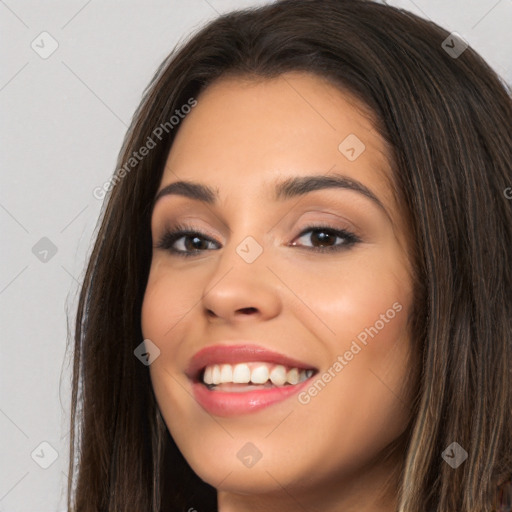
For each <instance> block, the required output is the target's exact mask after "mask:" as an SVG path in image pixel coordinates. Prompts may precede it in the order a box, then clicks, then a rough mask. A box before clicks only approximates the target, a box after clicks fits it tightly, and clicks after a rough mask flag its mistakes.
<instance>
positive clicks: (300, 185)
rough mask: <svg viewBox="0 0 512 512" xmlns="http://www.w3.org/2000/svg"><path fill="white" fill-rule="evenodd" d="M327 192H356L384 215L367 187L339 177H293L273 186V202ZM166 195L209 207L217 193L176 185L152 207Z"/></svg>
mask: <svg viewBox="0 0 512 512" xmlns="http://www.w3.org/2000/svg"><path fill="white" fill-rule="evenodd" d="M330 188H341V189H346V190H353V191H355V192H358V193H360V194H362V195H363V196H365V197H367V198H368V199H370V200H371V201H373V202H374V203H375V204H376V205H377V206H378V207H379V208H381V209H382V210H384V212H385V213H386V214H387V211H386V208H385V207H384V205H383V204H382V202H381V201H380V199H379V198H378V197H377V196H376V195H375V194H374V193H373V192H372V191H371V190H370V189H369V188H368V187H366V186H365V185H363V184H362V183H361V182H359V181H357V180H354V179H352V178H348V177H346V176H342V175H339V174H331V175H329V176H327V175H313V176H294V177H291V178H287V179H285V180H284V181H282V182H279V183H277V184H276V186H275V195H274V199H275V200H276V201H283V200H287V199H292V198H294V197H300V196H304V195H306V194H308V193H310V192H313V191H315V190H323V189H330ZM168 195H178V196H183V197H188V198H190V199H195V200H197V201H202V202H204V203H207V204H211V205H213V204H215V203H216V201H217V199H218V197H219V192H218V190H215V189H213V188H211V187H209V186H208V185H202V184H200V183H195V182H191V181H176V182H174V183H171V184H170V185H167V186H166V187H164V188H163V189H162V190H160V191H159V192H158V194H157V195H156V197H155V200H154V202H153V206H154V205H155V204H156V202H157V201H158V200H159V199H160V198H162V197H164V196H168Z"/></svg>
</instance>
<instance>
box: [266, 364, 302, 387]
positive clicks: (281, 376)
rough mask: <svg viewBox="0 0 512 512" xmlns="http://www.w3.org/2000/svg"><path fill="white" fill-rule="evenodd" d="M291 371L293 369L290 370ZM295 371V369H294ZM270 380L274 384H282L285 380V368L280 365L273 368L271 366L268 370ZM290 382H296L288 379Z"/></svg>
mask: <svg viewBox="0 0 512 512" xmlns="http://www.w3.org/2000/svg"><path fill="white" fill-rule="evenodd" d="M290 371H293V370H290ZM295 371H297V370H295ZM270 380H271V381H272V384H274V386H282V385H283V384H284V383H285V382H286V380H287V379H286V368H285V367H284V366H282V365H280V364H279V365H277V366H275V367H274V368H272V371H271V372H270ZM289 382H290V384H296V383H295V382H292V381H290V380H289Z"/></svg>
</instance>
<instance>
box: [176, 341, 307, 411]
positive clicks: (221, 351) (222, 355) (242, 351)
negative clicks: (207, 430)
mask: <svg viewBox="0 0 512 512" xmlns="http://www.w3.org/2000/svg"><path fill="white" fill-rule="evenodd" d="M254 361H258V362H259V361H261V362H264V363H274V364H282V365H284V366H288V367H292V368H299V369H306V370H315V371H316V369H315V368H314V367H313V366H311V365H309V364H306V363H303V362H301V361H297V360H295V359H292V358H290V357H288V356H284V355H283V354H279V353H277V352H273V351H270V350H267V349H264V348H262V347H259V346H257V345H231V346H228V345H215V346H211V347H206V348H204V349H202V350H200V351H199V352H198V353H197V354H195V355H194V357H193V358H192V360H191V361H190V365H189V367H188V368H187V371H186V372H185V373H186V375H187V376H188V377H189V378H190V379H191V380H192V389H193V392H194V396H195V398H196V400H197V401H198V403H199V404H200V405H201V406H202V407H203V408H204V409H205V410H206V411H208V412H209V413H211V414H214V415H216V416H236V415H240V414H246V413H249V412H254V411H257V410H260V409H262V408H264V407H268V406H270V405H272V404H275V403H277V402H280V401H282V400H285V399H286V398H288V397H290V396H291V395H294V394H295V393H298V392H299V391H300V390H301V389H302V388H304V387H306V386H308V385H309V384H310V379H308V380H306V381H304V382H301V383H299V384H295V385H286V386H283V387H276V388H268V389H260V390H257V391H247V392H244V393H229V392H225V391H211V390H210V389H208V388H207V387H206V385H205V384H203V383H202V382H201V381H200V380H199V378H200V375H201V371H202V370H203V369H204V368H205V367H206V366H209V365H213V364H221V363H227V364H236V363H247V362H254Z"/></svg>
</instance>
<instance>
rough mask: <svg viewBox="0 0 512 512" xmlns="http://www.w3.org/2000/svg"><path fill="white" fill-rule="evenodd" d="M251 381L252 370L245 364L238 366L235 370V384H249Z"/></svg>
mask: <svg viewBox="0 0 512 512" xmlns="http://www.w3.org/2000/svg"><path fill="white" fill-rule="evenodd" d="M250 381H251V370H250V368H249V366H248V365H246V364H245V363H241V364H237V365H236V366H235V368H234V370H233V382H235V383H236V384H248V383H249V382H250Z"/></svg>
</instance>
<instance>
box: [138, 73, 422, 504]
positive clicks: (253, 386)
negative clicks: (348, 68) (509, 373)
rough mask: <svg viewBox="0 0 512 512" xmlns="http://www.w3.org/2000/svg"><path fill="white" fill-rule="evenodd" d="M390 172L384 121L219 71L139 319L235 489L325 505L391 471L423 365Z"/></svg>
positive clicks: (219, 470) (200, 458)
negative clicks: (414, 337) (318, 498)
mask: <svg viewBox="0 0 512 512" xmlns="http://www.w3.org/2000/svg"><path fill="white" fill-rule="evenodd" d="M391 176H392V169H391V167H390V163H389V161H388V152H387V150H386V147H385V145H384V143H383V140H382V138H381V137H380V136H379V135H378V133H377V131H376V129H375V128H374V126H373V123H372V121H371V116H370V115H369V114H368V113H367V114H364V113H363V107H362V106H361V105H360V104H359V103H358V102H357V101H356V100H355V99H353V98H352V97H350V96H348V95H347V94H344V93H342V92H340V90H338V89H337V88H335V87H333V86H332V85H330V84H328V83H327V82H325V81H323V80H322V79H320V78H318V77H315V76H313V75H310V74H305V73H304V74H301V73H289V74H286V75H282V76H281V77H278V78H276V79H272V80H263V79H262V80H259V81H249V80H242V79H236V78H229V79H228V78H225V79H221V80H220V81H217V82H216V83H214V84H213V85H211V86H210V87H208V88H207V89H206V90H205V91H204V93H202V94H201V96H200V97H199V98H198V104H197V106H196V107H195V108H193V109H192V111H191V113H190V114H188V116H187V117H186V118H185V119H184V120H183V121H181V125H180V126H179V132H178V133H177V136H176V139H175V141H174V144H173V146H172V149H171V151H170V153H169V156H168V159H167V163H166V166H165V171H164V174H163V178H162V181H161V184H160V188H159V192H161V191H165V192H162V194H161V195H160V197H159V198H158V199H157V201H156V203H155V207H154V211H153V215H152V226H151V229H152V237H153V243H154V249H153V259H152V264H151V271H150V275H149V280H148V284H147V289H146V293H145V297H144V303H143V308H142V326H143V334H144V337H145V338H146V339H149V340H151V342H152V343H153V344H155V345H156V346H157V347H158V349H159V350H160V355H159V357H157V359H156V360H155V361H154V362H153V363H152V364H151V365H150V373H151V379H152V383H153V387H154V392H155V396H156V398H157V401H158V404H159V407H160V410H161V412H162V415H163V418H164V419H165V422H166V424H167V427H168V428H169V431H170V433H171V435H172V437H173V438H174V440H175V441H176V443H177V445H178V447H179V448H180V450H181V452H182V453H183V455H184V456H185V458H186V459H187V461H188V462H189V464H190V466H191V467H192V468H193V470H194V471H195V472H196V473H197V474H198V475H199V476H200V477H201V478H202V479H203V480H204V481H206V482H208V483H209V484H211V485H213V486H215V487H217V488H218V489H219V490H220V491H221V492H225V493H238V494H240V495H242V494H244V495H249V494H260V495H262V494H274V495H275V496H277V495H279V494H280V493H281V494H286V493H287V494H288V495H290V493H291V495H292V496H295V497H297V499H299V500H300V499H302V498H299V497H304V496H308V495H311V493H314V492H317V493H318V492H322V493H323V496H324V498H325V497H326V496H327V495H328V493H329V492H334V493H336V492H338V493H339V492H342V491H343V490H344V491H345V492H346V491H347V489H344V488H343V486H341V487H340V485H339V483H340V482H343V481H347V482H349V481H352V482H355V480H356V479H357V478H356V477H357V475H359V476H361V477H363V475H367V476H368V475H372V478H374V483H375V482H379V478H380V477H382V476H383V475H384V473H386V474H389V468H387V469H386V471H384V470H382V472H381V473H379V470H378V463H377V457H378V456H379V454H381V452H382V451H383V449H384V448H385V447H386V446H388V445H389V443H391V442H392V441H393V440H395V439H396V438H397V437H398V436H399V435H400V434H401V433H403V431H404V429H405V427H406V424H407V421H408V419H409V415H410V412H409V411H410V409H409V407H410V400H411V396H410V392H409V391H408V389H407V388H406V386H405V384H406V380H407V377H408V376H409V375H410V373H411V371H412V363H411V361H412V359H411V356H412V353H411V340H410V337H409V331H408V317H409V314H410V312H411V305H412V283H411V267H410V264H409V258H408V256H409V252H408V246H407V243H406V238H407V233H406V230H405V223H404V218H403V215H402V214H401V213H400V208H399V205H397V204H396V202H395V200H394V195H393V188H392V185H391ZM182 182H186V183H185V184H184V183H182ZM179 183H181V184H180V185H178V184H179ZM171 185H173V187H170V186H171ZM178 226H182V228H183V226H184V227H185V230H186V231H187V230H188V231H192V232H193V233H192V234H190V233H188V234H183V233H181V234H180V233H178V234H177V235H173V236H170V235H169V234H168V233H172V232H174V231H175V230H180V229H181V228H180V227H178ZM312 373H313V375H311V374H312ZM249 379H250V380H251V383H248V380H249ZM284 379H287V380H286V381H285V380H284ZM303 379H306V380H303ZM203 380H206V381H207V382H209V383H212V382H213V384H210V385H209V386H207V385H206V384H205V383H204V382H203ZM298 380H299V382H297V381H298ZM219 381H224V382H221V383H219ZM263 382H266V384H262V383H263ZM372 472H373V473H372ZM355 488H356V487H351V489H352V490H353V489H355ZM283 489H286V493H284V491H283V492H281V491H282V490H283ZM359 493H360V494H361V492H360V490H359ZM363 494H364V492H363ZM367 494H368V495H370V494H371V493H368V492H367ZM284 499H288V500H290V497H289V496H288V497H287V498H286V497H285V498H284ZM304 499H305V498H304ZM317 503H318V502H317ZM360 503H361V502H360ZM361 510H363V509H362V508H361Z"/></svg>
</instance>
